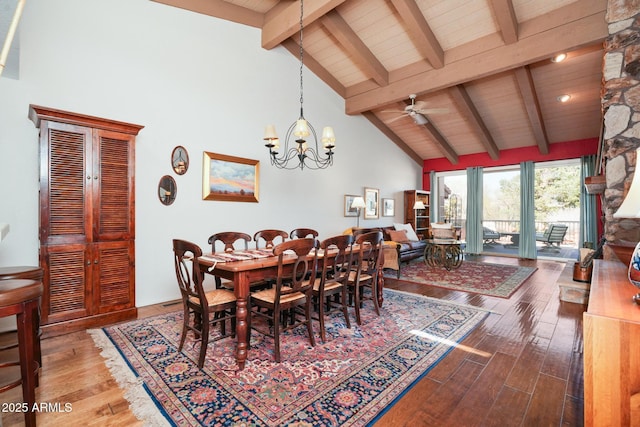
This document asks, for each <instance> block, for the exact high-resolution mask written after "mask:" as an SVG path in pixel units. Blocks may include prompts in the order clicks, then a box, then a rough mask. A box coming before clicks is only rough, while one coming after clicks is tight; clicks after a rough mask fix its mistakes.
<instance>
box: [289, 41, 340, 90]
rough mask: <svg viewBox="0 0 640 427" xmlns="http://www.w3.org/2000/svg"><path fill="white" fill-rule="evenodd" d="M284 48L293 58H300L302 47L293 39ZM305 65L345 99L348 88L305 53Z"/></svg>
mask: <svg viewBox="0 0 640 427" xmlns="http://www.w3.org/2000/svg"><path fill="white" fill-rule="evenodd" d="M282 46H284V47H285V49H287V50H288V51H289V52H291V54H292V55H293V56H297V57H299V56H300V45H299V44H298V43H296V42H295V41H294V40H293V39H287V40H285V41H284V42H283V43H282ZM304 65H305V66H306V67H307V68H308V69H309V70H310V71H311V72H312V73H313V74H315V75H316V76H318V77H319V78H320V80H322V81H323V82H325V83H326V84H327V85H328V86H329V87H330V88H331V89H333V90H334V91H335V92H336V93H337V94H338V95H340V96H341V97H343V98H344V97H345V96H346V93H347V90H346V88H345V87H344V86H343V85H342V83H340V82H339V81H338V79H336V78H335V77H333V75H332V74H331V73H330V72H329V71H327V69H326V68H324V67H323V66H322V65H321V64H320V63H319V62H318V61H316V60H315V59H314V58H313V57H312V56H311V55H309V54H308V53H306V52H305V54H304Z"/></svg>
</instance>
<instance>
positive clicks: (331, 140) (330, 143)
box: [322, 126, 336, 149]
mask: <svg viewBox="0 0 640 427" xmlns="http://www.w3.org/2000/svg"><path fill="white" fill-rule="evenodd" d="M322 145H324V148H326V149H329V148H334V147H335V146H336V135H335V134H334V133H333V128H332V127H331V126H325V128H324V129H322Z"/></svg>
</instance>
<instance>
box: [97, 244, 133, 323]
mask: <svg viewBox="0 0 640 427" xmlns="http://www.w3.org/2000/svg"><path fill="white" fill-rule="evenodd" d="M93 257H94V260H93V267H94V269H93V283H94V284H95V285H94V287H93V306H94V307H96V309H97V313H100V314H101V313H108V312H112V311H118V310H123V309H127V308H131V307H134V306H135V292H134V289H135V287H134V286H133V283H134V279H135V266H134V257H135V253H134V244H133V241H118V242H101V243H96V244H94V248H93Z"/></svg>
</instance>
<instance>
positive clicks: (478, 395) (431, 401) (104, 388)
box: [0, 256, 585, 427]
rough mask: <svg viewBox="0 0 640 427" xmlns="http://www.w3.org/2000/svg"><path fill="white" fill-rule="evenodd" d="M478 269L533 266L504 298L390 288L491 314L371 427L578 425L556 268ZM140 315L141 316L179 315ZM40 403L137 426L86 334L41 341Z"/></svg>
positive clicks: (43, 421) (16, 394)
mask: <svg viewBox="0 0 640 427" xmlns="http://www.w3.org/2000/svg"><path fill="white" fill-rule="evenodd" d="M473 259H474V260H475V261H483V262H495V263H503V264H521V265H527V266H532V265H534V266H537V267H538V270H537V271H536V272H535V273H534V274H533V276H532V277H531V278H530V279H529V280H528V281H527V282H526V283H525V284H524V285H522V286H521V287H520V288H519V289H518V290H517V291H516V293H514V295H512V296H511V298H509V299H502V298H493V297H486V296H481V295H475V294H469V293H464V292H453V291H448V290H446V289H441V288H435V287H430V286H421V285H415V284H409V283H406V282H405V283H403V282H396V281H392V280H389V281H387V283H386V286H387V287H389V288H392V289H401V290H404V291H409V292H415V293H419V294H423V295H428V296H432V297H436V298H442V299H446V300H452V301H457V302H460V303H464V304H470V305H474V306H479V307H483V308H486V309H489V310H491V314H490V315H489V316H488V317H487V319H486V320H485V321H484V323H483V324H482V325H480V326H479V327H478V328H477V329H475V330H474V331H473V332H472V333H471V334H469V336H468V337H467V338H466V339H465V340H464V341H463V342H462V345H460V346H458V347H456V348H455V349H453V350H452V351H451V352H450V353H449V354H448V355H447V356H446V357H445V358H444V359H443V360H442V361H440V363H438V365H436V367H435V368H434V369H433V370H431V371H430V372H429V373H428V374H427V375H425V377H424V378H422V379H421V380H420V382H419V383H418V384H416V385H415V386H414V387H413V388H412V389H411V390H410V391H409V392H408V393H406V394H405V395H404V397H402V399H400V400H399V401H398V403H396V404H395V405H394V406H393V407H391V409H389V411H388V412H387V413H386V414H385V415H383V416H382V417H381V419H380V420H379V421H378V422H377V423H376V426H411V427H417V426H423V425H424V426H427V425H429V426H447V425H450V426H454V425H455V426H462V425H464V426H558V425H568V426H581V425H583V362H582V313H583V311H584V310H585V307H584V306H582V305H578V304H571V303H565V302H562V301H560V300H559V298H558V289H557V286H556V284H555V282H556V279H557V278H558V276H559V275H560V272H561V271H562V268H563V267H564V264H563V263H560V262H555V261H541V260H538V261H537V262H535V261H523V260H518V259H515V258H498V257H488V256H484V257H474V258H473ZM178 308H179V306H176V305H170V304H169V305H166V306H165V305H162V304H160V305H155V306H150V307H142V308H140V309H139V317H147V316H151V315H155V314H159V313H163V312H168V311H174V310H176V309H178ZM42 354H43V365H44V366H43V368H42V373H41V380H40V387H39V388H38V390H37V401H38V402H39V403H49V404H56V403H60V404H61V405H60V406H61V408H62V409H64V405H65V403H70V404H71V411H70V412H42V413H40V414H38V416H37V420H38V425H39V426H61V425H68V426H75V425H88V426H92V425H100V426H123V425H126V426H141V425H142V423H141V422H140V421H138V420H136V418H135V416H134V415H133V414H132V412H131V411H130V410H129V405H128V402H127V400H126V399H125V398H124V397H123V395H122V392H121V391H120V388H119V387H118V385H117V383H116V382H115V380H114V379H113V378H112V377H111V375H110V374H109V370H108V368H107V367H106V366H105V364H104V360H103V358H102V356H100V352H99V350H98V349H97V348H96V347H95V346H94V344H93V340H92V339H91V337H90V336H89V335H88V334H87V333H85V332H77V333H73V334H68V335H64V336H60V337H54V338H48V339H45V340H43V341H42ZM19 401H21V391H20V388H16V389H13V390H10V391H8V392H5V393H3V394H0V410H2V413H1V415H2V422H3V423H2V425H3V426H19V425H23V424H24V422H23V417H22V414H19V413H7V412H6V409H7V406H8V404H9V403H15V402H19Z"/></svg>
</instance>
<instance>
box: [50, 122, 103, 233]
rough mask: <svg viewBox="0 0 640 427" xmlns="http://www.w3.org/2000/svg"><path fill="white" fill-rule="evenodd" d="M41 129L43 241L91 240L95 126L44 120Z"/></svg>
mask: <svg viewBox="0 0 640 427" xmlns="http://www.w3.org/2000/svg"><path fill="white" fill-rule="evenodd" d="M40 132H41V136H40V244H42V245H46V244H63V243H85V242H87V241H91V238H92V236H91V234H92V216H91V212H92V209H91V205H92V201H91V197H90V196H89V195H90V192H88V190H89V189H90V188H91V187H92V183H93V177H92V174H91V169H92V167H93V165H92V163H93V160H92V158H93V156H92V154H93V153H92V151H93V149H92V133H91V129H89V128H86V127H82V126H74V125H70V124H66V123H57V122H43V125H42V128H41V130H40Z"/></svg>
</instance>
